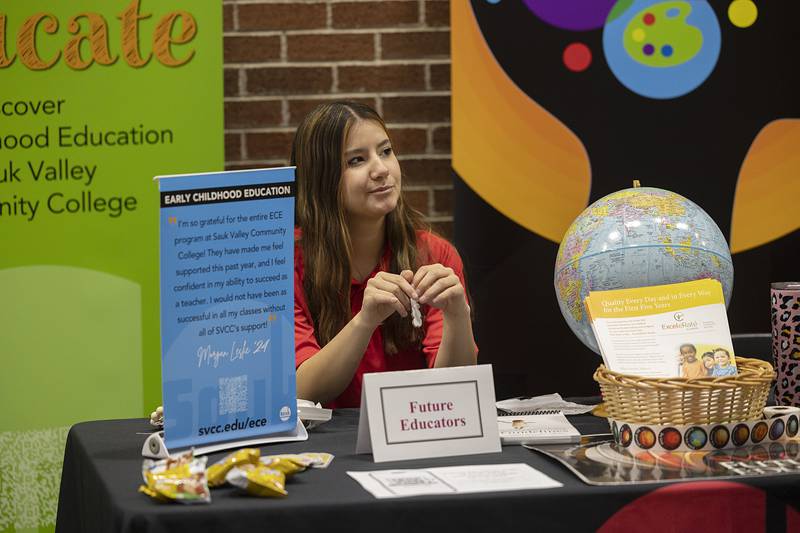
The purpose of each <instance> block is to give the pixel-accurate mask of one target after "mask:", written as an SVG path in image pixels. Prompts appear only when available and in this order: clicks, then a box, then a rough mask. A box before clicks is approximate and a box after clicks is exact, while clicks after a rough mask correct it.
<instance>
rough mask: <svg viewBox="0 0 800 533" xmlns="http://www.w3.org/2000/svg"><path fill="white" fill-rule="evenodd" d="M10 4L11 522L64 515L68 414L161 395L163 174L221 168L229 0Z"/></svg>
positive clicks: (134, 411) (2, 526)
mask: <svg viewBox="0 0 800 533" xmlns="http://www.w3.org/2000/svg"><path fill="white" fill-rule="evenodd" d="M37 14H46V15H47V16H44V17H42V16H37ZM94 14H96V15H99V16H95V15H94ZM0 17H3V18H2V19H0V32H2V33H0V37H3V36H4V38H5V39H4V40H2V39H0V46H3V45H4V46H5V48H4V53H3V54H2V55H0V87H2V91H1V92H0V295H2V300H3V302H2V306H0V357H2V362H3V371H2V372H0V405H2V406H3V414H2V415H1V416H0V531H24V530H29V529H34V530H35V529H44V530H50V529H52V527H53V525H54V522H55V512H56V500H57V496H58V489H59V482H60V474H61V462H62V458H63V449H64V442H65V438H66V433H67V431H68V429H69V426H70V425H72V424H74V423H76V422H79V421H82V420H96V419H103V418H124V417H132V416H142V415H143V414H145V413H147V412H149V411H150V410H151V409H152V408H153V407H154V406H155V405H157V404H158V403H159V402H160V398H161V390H160V345H159V298H158V226H157V221H158V212H157V211H158V193H157V186H156V184H155V183H154V182H153V181H152V178H153V176H155V175H157V174H173V173H184V172H202V171H214V170H221V169H222V166H223V112H222V109H223V107H222V106H223V104H222V5H221V2H186V1H184V2H180V1H177V0H159V1H158V2H156V1H155V0H102V1H101V0H72V1H70V2H52V1H45V0H26V1H25V2H11V1H9V0H6V1H2V2H0ZM32 17H33V18H32ZM26 21H29V22H30V21H33V22H38V23H36V24H30V23H29V24H26ZM92 25H94V27H92ZM104 27H106V28H107V39H105V38H104V35H103V28H104ZM159 27H160V28H161V29H162V30H163V29H165V30H166V31H167V32H168V33H164V32H162V33H161V36H160V37H158V35H159V31H158V29H159ZM26 28H28V30H26ZM28 36H31V37H28ZM81 36H85V37H86V38H84V39H80V37H81ZM78 39H80V40H78ZM92 39H94V40H92ZM159 39H160V41H159ZM170 40H171V42H170ZM71 42H72V43H73V45H70V43H71ZM104 43H107V49H108V52H109V56H110V58H111V59H115V60H114V61H113V63H111V64H108V65H104V64H101V63H102V62H103V57H104V56H103V52H104ZM158 43H160V44H158ZM76 45H77V46H76ZM32 46H35V48H32ZM137 46H138V53H137ZM75 51H79V56H76V55H75V54H74V52H75ZM154 51H155V52H158V54H155V53H153V52H154ZM32 53H34V54H33V55H32ZM37 56H38V59H41V61H42V62H44V63H50V62H53V64H52V65H51V66H49V67H48V68H42V69H37V65H36V61H37ZM137 56H139V57H141V58H142V59H143V60H147V62H146V63H145V64H143V65H138V66H137V65H135V63H136V60H137ZM12 58H13V62H11V63H10V64H7V63H8V61H9V60H11V59H12ZM91 58H95V59H96V61H94V62H93V63H91V64H89V65H88V66H85V67H84V68H79V67H83V66H84V65H81V64H80V63H81V61H83V62H84V63H85V62H87V61H89V60H90V59H91ZM168 63H174V64H172V65H170V64H168ZM47 102H51V103H49V104H48V103H47ZM84 132H85V133H87V134H88V135H85V136H84V135H83V134H84ZM131 490H132V491H134V490H136V487H131Z"/></svg>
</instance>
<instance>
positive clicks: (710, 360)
mask: <svg viewBox="0 0 800 533" xmlns="http://www.w3.org/2000/svg"><path fill="white" fill-rule="evenodd" d="M732 352H733V350H732V349H730V348H727V347H721V346H718V345H710V344H697V345H695V344H691V343H684V344H681V345H680V346H679V347H678V375H679V376H680V377H682V378H689V379H694V378H707V377H714V378H716V377H722V376H735V375H736V361H735V359H734V357H733V353H732Z"/></svg>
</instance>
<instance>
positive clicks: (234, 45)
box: [223, 35, 281, 63]
mask: <svg viewBox="0 0 800 533" xmlns="http://www.w3.org/2000/svg"><path fill="white" fill-rule="evenodd" d="M223 45H224V57H225V62H226V63H260V62H264V61H276V60H279V59H280V58H281V38H280V37H278V36H277V35H271V36H268V37H251V36H226V37H225V38H224V39H223Z"/></svg>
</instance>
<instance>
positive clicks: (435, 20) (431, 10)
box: [425, 0, 450, 26]
mask: <svg viewBox="0 0 800 533" xmlns="http://www.w3.org/2000/svg"><path fill="white" fill-rule="evenodd" d="M425 24H426V25H428V26H450V2H447V1H442V0H428V1H427V2H425Z"/></svg>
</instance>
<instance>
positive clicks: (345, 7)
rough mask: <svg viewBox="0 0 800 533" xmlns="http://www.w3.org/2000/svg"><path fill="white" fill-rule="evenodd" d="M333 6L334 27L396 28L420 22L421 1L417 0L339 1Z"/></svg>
mask: <svg viewBox="0 0 800 533" xmlns="http://www.w3.org/2000/svg"><path fill="white" fill-rule="evenodd" d="M331 6H332V8H333V13H332V14H333V17H332V18H333V22H332V24H333V27H334V28H394V27H397V26H400V25H404V24H405V25H408V24H419V3H418V2H417V1H416V0H405V1H385V2H340V3H339V2H337V3H334V4H331Z"/></svg>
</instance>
